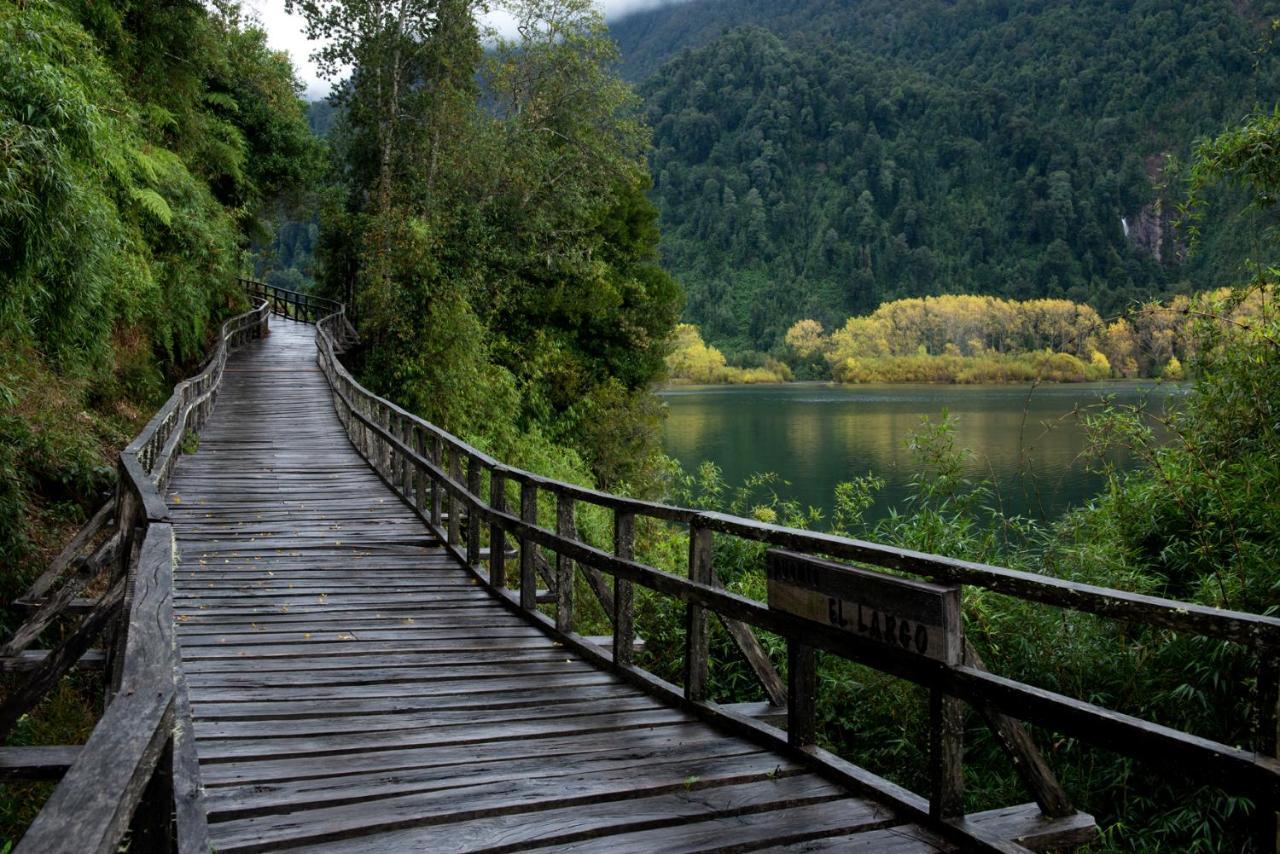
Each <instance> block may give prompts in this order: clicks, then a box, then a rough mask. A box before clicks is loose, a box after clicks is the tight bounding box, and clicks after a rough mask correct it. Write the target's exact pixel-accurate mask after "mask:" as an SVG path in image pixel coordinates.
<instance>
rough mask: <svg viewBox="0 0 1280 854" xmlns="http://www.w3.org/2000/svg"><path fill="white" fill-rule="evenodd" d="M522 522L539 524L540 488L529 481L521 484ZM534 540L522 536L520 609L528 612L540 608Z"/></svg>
mask: <svg viewBox="0 0 1280 854" xmlns="http://www.w3.org/2000/svg"><path fill="white" fill-rule="evenodd" d="M520 521H521V522H523V523H525V524H526V525H537V524H538V487H537V485H536V484H534V483H531V482H529V481H527V480H523V481H521V482H520ZM536 548H537V546H535V545H534V543H533V540H531V539H529V538H528V537H526V536H524V535H523V534H521V535H520V607H521V608H524V609H525V610H526V611H536V610H537V608H538V570H537V567H536V565H535V564H534V559H535V555H534V553H533V550H534V549H536Z"/></svg>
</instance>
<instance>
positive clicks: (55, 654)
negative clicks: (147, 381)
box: [0, 299, 270, 852]
mask: <svg viewBox="0 0 1280 854" xmlns="http://www.w3.org/2000/svg"><path fill="white" fill-rule="evenodd" d="M269 310H270V309H269V306H268V305H267V302H266V301H265V300H262V299H256V300H254V308H253V309H252V310H250V311H248V312H246V313H244V314H241V315H237V316H236V317H233V318H231V319H230V320H228V321H227V322H226V323H224V324H223V325H222V328H221V334H220V335H219V338H218V342H217V344H216V346H215V347H214V350H213V352H212V354H211V355H210V357H209V359H208V361H207V362H206V363H205V365H204V367H203V369H202V370H201V371H200V372H199V373H198V374H196V375H195V376H193V377H191V378H190V379H188V380H184V381H183V382H181V383H178V385H177V386H175V388H174V391H173V395H172V396H171V397H170V398H169V399H168V401H166V402H165V404H164V405H163V406H162V407H160V410H159V411H158V412H157V413H156V414H155V416H154V417H153V418H152V419H151V421H150V422H149V423H148V424H147V426H146V427H145V428H143V430H142V432H141V433H139V434H138V436H137V438H135V439H134V440H133V441H132V442H131V443H129V445H128V447H126V448H125V449H124V451H123V452H121V455H120V465H119V478H118V481H117V488H116V495H115V497H114V499H112V500H111V501H109V502H108V503H107V504H106V506H104V507H103V508H102V509H101V510H99V511H98V512H97V513H96V514H95V515H94V517H93V518H92V519H91V520H90V521H89V523H88V524H87V525H86V526H85V527H84V528H83V529H81V531H80V532H79V533H78V534H77V535H76V537H75V538H74V539H73V540H72V542H71V543H70V544H69V545H68V546H67V548H66V549H65V550H64V551H63V553H62V554H61V555H59V557H58V558H57V559H56V560H55V561H54V562H53V564H52V565H51V566H50V567H49V569H48V570H47V571H46V572H45V573H44V574H42V575H41V576H40V578H39V579H38V580H37V581H36V582H35V584H34V585H33V586H32V587H31V589H30V590H29V591H28V592H27V593H26V594H25V595H24V596H23V598H22V599H21V600H19V602H20V603H21V604H25V605H26V606H28V607H29V608H31V609H32V614H31V616H30V617H29V618H28V619H27V621H26V623H24V624H23V626H22V627H21V628H19V629H18V631H17V632H16V633H15V634H14V635H13V636H12V637H11V638H9V640H8V641H7V642H6V643H5V645H4V647H3V648H2V649H0V663H2V664H3V668H4V670H6V671H9V672H15V671H17V672H22V673H24V674H25V678H23V679H22V680H21V681H20V682H19V683H18V684H17V685H16V686H15V688H14V689H13V690H12V691H11V692H10V693H9V695H8V697H7V698H6V701H5V703H4V705H3V706H2V707H0V738H2V737H7V735H8V734H9V732H10V731H11V730H12V728H13V727H14V725H15V724H16V723H17V721H18V719H19V718H20V717H21V716H22V715H23V714H25V713H26V712H27V711H28V710H29V709H31V708H32V707H34V705H35V704H36V703H37V702H39V700H40V699H41V698H42V697H43V696H44V695H45V694H46V693H47V692H48V691H49V690H50V689H51V688H53V687H54V686H55V685H56V684H57V683H58V681H59V680H60V679H61V678H62V677H63V675H65V674H66V673H67V672H68V671H69V670H70V669H71V668H72V667H74V666H81V667H92V666H95V665H96V666H100V667H102V668H103V671H104V673H105V674H106V677H105V680H104V683H105V684H104V693H105V695H106V710H105V711H104V713H103V715H102V718H101V719H100V720H99V721H98V724H97V726H95V727H94V730H93V732H92V734H91V735H90V737H89V740H88V742H87V743H86V744H84V745H83V746H80V747H74V746H71V747H16V748H4V749H3V752H4V762H3V766H4V779H5V780H6V781H13V780H23V779H58V778H61V782H59V784H58V786H57V787H56V788H55V789H54V791H53V794H52V795H50V797H49V799H48V801H46V803H45V805H44V807H43V808H42V809H41V811H40V813H39V814H38V815H37V816H36V818H35V820H34V821H33V822H32V824H31V826H30V827H29V828H28V829H27V832H26V834H25V835H24V836H23V837H22V840H21V842H20V843H19V845H18V847H17V849H16V850H17V851H18V852H46V851H77V852H81V851H83V852H115V851H117V850H119V849H120V846H121V843H122V841H123V840H125V839H126V837H127V838H128V847H129V850H130V851H151V850H172V849H176V850H178V851H181V852H208V851H209V850H210V846H209V836H208V827H207V822H206V819H205V812H204V806H203V801H202V795H201V789H200V780H199V769H198V765H197V763H196V757H195V744H194V738H193V736H192V730H191V716H190V711H189V709H188V706H187V695H186V685H185V682H184V681H183V678H182V674H181V671H180V670H179V668H178V662H177V660H176V659H175V655H174V649H175V645H174V623H173V572H174V564H175V556H174V540H173V529H172V527H171V526H170V525H169V522H168V519H169V511H168V507H167V506H166V504H165V500H164V488H165V485H166V484H167V483H168V479H169V476H170V474H171V473H172V471H173V465H174V463H175V462H176V460H177V458H178V456H179V455H180V454H181V453H182V451H183V445H184V442H185V441H186V439H187V437H188V436H190V435H191V434H193V433H194V432H195V431H197V430H199V428H200V427H201V425H203V424H204V423H205V421H206V420H207V418H208V416H209V413H210V411H211V410H212V408H213V404H214V401H215V399H216V397H217V393H218V389H219V386H220V384H221V382H222V374H223V368H224V367H225V365H226V361H227V355H228V353H229V351H230V350H231V348H233V347H235V346H237V345H239V344H242V343H244V342H246V341H249V340H252V339H256V338H260V337H261V336H263V335H264V334H265V333H266V329H267V316H268V314H269ZM95 583H97V584H99V585H101V586H102V587H104V588H105V590H106V592H105V593H103V594H102V595H101V596H99V597H97V598H79V599H78V598H77V597H82V596H83V595H84V593H85V591H86V590H87V589H90V588H92V587H93V586H94V585H95ZM77 610H78V611H85V612H86V614H85V616H84V617H83V618H82V619H81V620H80V621H79V623H78V624H77V625H75V627H74V628H73V629H71V630H70V631H69V632H68V633H67V634H66V635H65V637H64V639H63V640H62V641H61V643H59V644H58V645H57V646H55V647H53V648H52V649H48V650H29V649H28V647H29V646H30V645H31V644H32V643H33V642H34V641H36V640H37V639H38V638H39V637H40V636H41V635H42V633H43V632H44V631H45V629H47V628H48V627H49V626H50V625H52V624H54V623H55V622H56V621H58V620H59V618H62V617H65V616H68V615H69V614H70V613H71V612H73V611H77ZM103 640H105V641H106V643H105V646H106V650H105V653H99V654H95V652H94V651H93V650H91V649H90V647H91V646H93V645H94V644H95V643H96V642H100V641H103Z"/></svg>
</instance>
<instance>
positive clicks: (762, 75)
mask: <svg viewBox="0 0 1280 854" xmlns="http://www.w3.org/2000/svg"><path fill="white" fill-rule="evenodd" d="M1277 5H1280V4H1274V3H1252V4H1244V3H1235V4H1233V3H1231V2H1228V0H1222V2H1209V3H1197V4H1183V3H1177V2H1169V0H1162V1H1160V0H1153V2H1136V3H1132V4H1116V3H1113V2H1102V0H1086V2H1081V3H1072V4H1066V3H1061V4H1045V3H1034V2H1026V0H1006V2H994V0H984V2H978V0H969V1H968V2H954V3H949V2H942V0H923V2H917V3H913V4H911V5H910V7H909V8H908V7H905V6H904V4H901V3H898V2H890V0H864V2H855V3H837V2H831V0H810V2H791V3H787V2H783V3H777V2H768V3H766V2H757V0H747V2H734V3H729V2H722V0H695V2H691V3H685V4H678V5H674V6H669V7H663V8H660V9H656V10H651V11H649V12H645V13H641V14H637V15H634V16H631V17H628V18H624V19H622V20H620V21H617V22H615V23H614V24H613V25H612V31H613V33H614V36H615V38H616V39H617V40H618V42H619V45H620V47H621V49H622V54H623V67H624V71H625V73H627V74H628V75H629V76H631V77H632V78H633V79H636V78H639V77H643V76H645V75H646V74H647V73H648V72H649V71H651V70H653V69H658V70H657V71H656V72H655V73H653V74H652V75H650V76H648V77H646V78H645V79H644V81H643V82H642V83H641V91H642V93H643V94H644V96H645V99H646V103H647V105H648V110H649V119H650V122H651V123H652V124H653V126H654V128H655V153H654V155H653V160H652V162H653V172H654V176H655V189H654V198H655V200H656V201H657V202H658V204H659V206H660V208H661V210H662V217H663V229H664V238H663V250H664V257H665V260H666V263H667V266H668V267H669V268H670V269H671V270H672V272H674V273H676V274H677V275H678V276H679V277H680V278H681V279H682V280H683V281H684V282H685V284H686V288H687V290H688V291H689V304H688V308H687V310H686V316H687V318H688V319H690V320H692V321H694V322H697V323H700V324H701V325H702V326H703V328H704V332H705V333H706V334H707V335H708V337H709V338H710V339H712V340H715V341H717V342H718V343H722V344H725V345H727V346H728V347H729V348H730V349H755V350H767V349H769V348H771V347H773V346H775V345H776V344H777V343H778V341H779V340H780V337H781V334H782V332H783V331H784V330H785V329H786V326H787V325H788V323H789V322H790V321H791V320H794V319H796V318H798V317H801V316H814V317H818V318H820V319H821V318H824V317H830V318H834V317H837V316H842V315H845V314H848V313H857V312H864V311H867V310H870V309H872V308H874V307H875V305H876V304H878V303H879V302H880V301H881V300H884V299H891V298H897V297H903V296H915V295H923V294H930V293H940V292H952V293H954V292H973V293H989V294H994V295H1001V296H1012V297H1031V296H1064V297H1069V298H1071V299H1075V300H1078V301H1087V302H1090V303H1091V304H1093V305H1095V306H1096V307H1098V308H1099V309H1101V310H1103V311H1104V312H1105V311H1110V310H1113V309H1115V308H1118V307H1120V306H1123V305H1124V304H1126V303H1127V302H1129V301H1131V300H1133V299H1136V298H1143V297H1146V296H1150V295H1154V294H1158V293H1162V292H1166V291H1168V290H1170V289H1174V288H1185V287H1190V286H1197V287H1202V286H1209V285H1216V284H1220V283H1223V282H1225V281H1230V280H1232V279H1234V278H1237V277H1238V275H1239V270H1240V262H1241V261H1242V260H1243V259H1244V258H1245V257H1246V256H1247V255H1248V254H1249V253H1250V250H1251V247H1252V246H1253V245H1254V243H1253V241H1252V239H1251V236H1252V235H1254V234H1256V232H1257V230H1258V229H1257V223H1254V222H1252V220H1251V218H1250V217H1248V216H1244V215H1242V214H1240V213H1239V212H1238V208H1239V206H1232V205H1228V206H1227V207H1226V208H1225V212H1223V211H1219V212H1218V213H1219V214H1220V221H1219V227H1215V226H1214V224H1213V222H1211V223H1210V225H1209V227H1207V228H1206V232H1205V240H1204V243H1203V246H1202V251H1201V252H1199V253H1198V254H1197V256H1196V257H1194V258H1192V259H1191V260H1190V261H1185V260H1184V256H1185V248H1186V247H1185V241H1184V240H1183V239H1182V238H1181V237H1180V236H1179V235H1178V234H1176V233H1175V232H1174V230H1173V229H1172V228H1171V224H1170V223H1171V220H1172V219H1173V215H1172V211H1173V209H1174V206H1175V204H1176V201H1177V200H1178V195H1177V192H1176V191H1177V187H1176V186H1175V187H1173V188H1171V189H1168V190H1166V189H1163V187H1164V185H1165V184H1166V183H1167V182H1168V181H1169V180H1170V176H1169V173H1168V167H1169V165H1170V164H1169V161H1168V160H1167V158H1166V155H1168V154H1172V155H1175V156H1178V157H1183V156H1185V155H1186V154H1187V153H1188V152H1189V150H1190V148H1191V146H1192V144H1193V141H1194V140H1195V139H1196V138H1197V137H1200V136H1203V135H1206V134H1210V133H1213V132H1215V131H1217V130H1219V129H1221V128H1222V126H1223V125H1224V124H1225V123H1226V122H1228V121H1233V120H1238V119H1239V118H1240V117H1241V116H1243V115H1244V114H1246V113H1247V112H1249V111H1250V110H1251V109H1252V108H1253V107H1255V106H1261V107H1264V108H1267V107H1269V106H1270V105H1271V103H1272V101H1273V100H1274V98H1275V97H1276V95H1275V93H1276V92H1280V87H1277V85H1276V84H1277V83H1278V82H1280V63H1278V62H1277V57H1276V55H1275V53H1274V52H1273V51H1271V50H1269V49H1264V48H1268V47H1269V45H1268V44H1267V39H1269V38H1270V30H1269V28H1268V27H1264V26H1262V25H1261V24H1260V22H1262V21H1265V20H1268V19H1269V16H1270V15H1271V14H1273V12H1276V11H1277V10H1276V9H1273V8H1272V6H1277ZM1242 10H1243V11H1242ZM753 22H754V23H757V24H760V25H762V26H760V27H759V28H752V27H748V28H745V29H744V28H742V27H741V26H740V25H741V24H743V23H753ZM735 28H736V29H735ZM695 46H696V47H695ZM690 47H695V49H692V50H686V48H690ZM671 57H675V58H674V59H671ZM666 60H670V62H669V63H668V64H666V65H663V64H662V63H663V62H664V61H666Z"/></svg>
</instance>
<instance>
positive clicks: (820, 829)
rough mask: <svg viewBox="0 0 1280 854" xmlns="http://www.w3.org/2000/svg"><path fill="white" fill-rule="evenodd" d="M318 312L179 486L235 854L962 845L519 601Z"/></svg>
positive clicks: (269, 357)
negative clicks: (379, 416)
mask: <svg viewBox="0 0 1280 854" xmlns="http://www.w3.org/2000/svg"><path fill="white" fill-rule="evenodd" d="M312 331H313V330H312V328H311V327H306V326H302V325H300V324H295V323H292V322H290V321H280V320H277V319H273V324H272V334H271V336H270V337H269V338H268V339H267V340H266V341H264V342H260V343H255V344H251V345H249V346H247V347H245V348H244V349H243V350H240V351H238V352H237V353H236V354H235V355H234V356H233V358H232V362H231V364H230V365H229V366H228V371H229V375H228V379H227V381H226V384H225V387H224V390H223V391H222V394H221V396H220V399H219V401H218V404H217V407H216V409H215V412H214V414H213V417H212V419H211V420H210V422H209V423H208V425H207V426H206V427H205V429H204V431H203V433H202V435H201V437H200V445H199V450H198V452H197V453H196V454H195V455H193V456H189V457H184V458H183V460H182V462H181V463H180V464H179V466H178V468H177V471H176V473H175V476H174V478H173V481H172V483H171V494H170V495H169V504H170V507H171V508H172V515H173V521H174V528H175V532H176V534H177V541H178V551H179V567H178V572H177V578H176V581H175V583H176V594H175V596H176V598H175V610H176V614H177V620H178V637H179V645H180V650H181V656H182V662H183V670H184V673H185V675H186V680H187V683H188V687H189V691H190V698H191V707H192V713H193V716H194V719H195V734H196V739H197V753H198V755H199V759H200V765H201V773H202V775H203V779H204V784H205V788H206V801H207V805H208V809H209V818H210V831H211V836H212V839H213V843H214V846H215V847H216V849H217V850H218V851H220V852H229V851H263V850H280V849H285V848H312V849H314V850H324V851H369V852H374V851H377V852H385V851H464V850H465V851H481V850H484V851H514V850H530V849H545V850H551V849H554V850H558V851H559V850H565V851H597V850H608V851H637V852H639V851H654V850H663V851H682V850H688V851H693V850H698V851H703V850H735V851H743V850H758V849H763V848H785V849H786V850H794V851H807V850H814V851H819V850H823V851H825V850H831V851H836V850H841V851H843V850H867V851H901V852H910V851H937V850H944V846H942V845H941V843H940V842H939V841H938V840H937V839H935V838H933V837H932V836H930V835H929V834H928V833H926V832H925V831H923V830H921V829H919V828H917V827H914V826H913V825H910V824H908V823H905V822H903V821H902V820H900V819H899V818H897V817H896V816H894V815H893V814H892V813H891V812H890V811H889V810H887V809H886V808H885V807H883V806H881V805H878V804H876V803H874V802H872V801H868V800H866V799H864V798H859V797H853V796H851V795H850V794H849V793H848V792H847V791H845V790H843V789H841V788H840V787H838V786H835V785H833V784H831V783H829V782H827V781H825V780H823V779H821V778H819V777H818V776H816V775H814V774H812V773H810V772H808V771H807V770H805V769H804V768H802V767H800V766H798V765H796V764H795V763H793V762H791V761H789V760H787V759H786V758H784V757H782V756H780V755H778V754H774V753H771V752H769V751H765V750H761V749H760V748H759V747H758V746H756V745H754V744H751V743H749V742H747V741H744V740H741V739H738V738H735V737H731V736H727V735H724V734H722V733H720V732H718V731H716V730H714V729H712V728H711V727H709V726H707V725H706V724H703V723H700V722H698V721H696V720H694V719H693V718H692V717H690V716H689V715H687V714H685V713H684V712H681V711H678V710H675V709H671V708H668V707H666V706H663V705H662V704H660V703H658V702H657V701H655V700H653V699H652V698H650V697H648V696H647V695H644V694H642V693H640V692H638V691H637V690H635V689H634V688H632V687H630V686H628V685H626V684H625V683H623V682H622V681H620V680H618V679H617V678H615V677H614V676H612V675H610V674H608V673H605V672H602V671H599V670H597V669H595V668H593V667H592V666H591V665H589V664H587V663H586V662H584V661H583V660H581V659H579V658H578V657H577V656H576V655H574V654H572V653H569V652H566V651H565V650H564V649H563V648H561V647H559V646H558V645H556V644H555V643H553V642H552V641H551V640H549V639H548V638H546V637H545V636H544V635H543V634H542V633H541V632H539V631H537V630H536V629H534V628H533V627H531V626H530V625H528V624H527V623H525V622H524V621H523V620H521V619H520V618H519V617H517V616H515V615H513V614H511V613H510V612H508V611H507V610H506V609H504V608H502V607H500V606H499V605H498V604H497V603H496V602H495V601H493V600H492V598H491V597H490V596H489V595H488V594H487V593H486V592H485V591H484V590H482V589H480V588H479V587H478V586H477V585H476V584H475V583H474V582H473V579H472V578H471V577H470V576H469V574H468V573H467V572H466V571H465V570H464V569H463V568H461V567H460V566H458V565H457V564H456V563H455V562H454V561H453V559H452V558H450V557H449V556H448V555H446V553H445V552H444V551H443V550H442V549H441V548H440V547H439V543H438V542H436V541H435V540H434V539H433V538H432V537H431V536H430V535H429V534H428V532H427V531H426V529H425V527H424V526H423V525H422V524H421V522H420V521H419V520H418V519H417V517H416V516H415V515H414V514H413V513H412V512H411V511H410V510H409V509H408V508H406V507H405V506H404V505H403V504H402V503H401V502H400V501H399V500H398V499H396V498H395V497H394V496H393V495H392V494H391V492H390V491H389V490H387V489H386V487H385V486H384V485H383V484H382V482H381V481H380V480H379V479H378V478H377V476H376V475H375V474H374V473H373V472H372V470H370V469H369V468H368V467H367V466H366V465H365V464H364V462H363V461H362V460H361V459H360V457H358V456H357V455H356V453H355V451H354V450H353V449H352V448H351V446H350V444H349V443H348V441H347V439H346V436H345V435H344V434H343V432H342V429H341V426H340V425H339V423H338V421H337V418H336V417H335V415H334V413H333V409H332V404H331V402H330V398H329V391H328V387H327V385H326V384H325V381H324V378H323V376H322V375H321V374H320V372H319V371H318V369H316V367H315V362H314V353H315V351H314V344H313V342H312Z"/></svg>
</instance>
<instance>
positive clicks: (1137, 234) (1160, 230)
mask: <svg viewBox="0 0 1280 854" xmlns="http://www.w3.org/2000/svg"><path fill="white" fill-rule="evenodd" d="M1123 224H1124V229H1125V236H1126V237H1128V238H1129V242H1130V243H1131V244H1133V245H1134V246H1136V247H1137V248H1139V249H1141V250H1142V251H1144V252H1146V253H1147V254H1148V255H1150V256H1151V257H1152V258H1155V259H1156V261H1157V262H1159V263H1163V262H1164V227H1165V221H1164V205H1163V203H1162V200H1161V199H1156V200H1155V201H1154V202H1151V203H1150V204H1148V205H1145V206H1144V207H1143V208H1142V210H1140V211H1138V215H1137V216H1135V217H1133V219H1132V220H1130V219H1129V218H1127V217H1126V218H1125V219H1124V220H1123Z"/></svg>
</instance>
